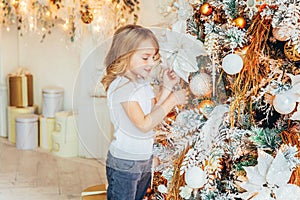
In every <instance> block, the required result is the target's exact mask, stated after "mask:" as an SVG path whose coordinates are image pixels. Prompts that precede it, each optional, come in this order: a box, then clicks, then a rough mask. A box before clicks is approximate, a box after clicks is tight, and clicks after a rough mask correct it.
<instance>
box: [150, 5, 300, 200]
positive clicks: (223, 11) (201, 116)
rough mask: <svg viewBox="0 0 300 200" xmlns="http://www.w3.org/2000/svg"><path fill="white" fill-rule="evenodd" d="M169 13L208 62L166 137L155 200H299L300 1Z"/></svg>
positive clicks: (190, 84)
mask: <svg viewBox="0 0 300 200" xmlns="http://www.w3.org/2000/svg"><path fill="white" fill-rule="evenodd" d="M168 6H170V7H173V8H174V9H176V10H177V14H178V21H177V22H176V23H175V24H174V25H173V29H174V27H175V29H176V30H182V29H183V30H184V31H185V34H187V35H190V36H193V37H194V38H196V39H197V40H198V41H201V42H202V43H203V44H204V46H205V49H206V52H207V54H206V55H199V56H197V58H195V59H196V61H197V63H198V65H197V71H191V73H190V74H189V77H188V80H187V81H182V82H181V87H183V88H186V89H189V90H190V100H191V101H190V103H189V104H188V105H185V106H182V107H177V108H176V109H174V110H173V111H172V112H171V113H169V114H168V116H167V117H166V119H165V121H164V122H163V123H162V124H161V125H160V126H159V127H157V135H158V136H157V139H156V143H155V148H154V149H155V156H157V157H158V160H159V162H158V164H157V166H156V167H155V171H154V177H153V187H152V190H149V191H148V195H147V196H148V198H149V199H201V200H206V199H258V200H266V199H282V200H283V199H285V200H286V199H291V200H292V199H299V196H300V187H299V186H300V167H299V166H300V165H299V164H300V160H299V157H300V154H299V149H300V142H299V140H300V132H299V131H300V124H299V120H300V117H299V112H300V107H299V102H300V98H299V97H300V96H299V95H300V88H299V87H300V76H299V61H300V34H299V33H300V32H299V30H300V22H299V19H300V1H299V0H268V1H255V0H244V1H237V0H220V1H210V0H209V1H201V0H200V1H199V0H198V1H196V0H194V1H192V0H190V1H183V0H181V1H178V2H177V1H170V2H169V5H168ZM174 9H173V10H174ZM183 21H184V22H185V23H182V22H183ZM180 24H181V25H180ZM182 24H184V25H182Z"/></svg>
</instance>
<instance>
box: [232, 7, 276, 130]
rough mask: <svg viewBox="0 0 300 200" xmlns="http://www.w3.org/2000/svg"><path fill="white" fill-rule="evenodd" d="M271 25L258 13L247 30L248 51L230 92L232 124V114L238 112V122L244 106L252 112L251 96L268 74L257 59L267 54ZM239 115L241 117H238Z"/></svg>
mask: <svg viewBox="0 0 300 200" xmlns="http://www.w3.org/2000/svg"><path fill="white" fill-rule="evenodd" d="M270 28H271V23H270V22H268V21H267V20H266V19H264V18H261V16H260V14H259V13H258V14H257V15H256V16H255V17H254V18H253V23H252V24H251V26H250V27H249V29H248V32H247V35H248V37H249V38H251V40H250V44H249V46H248V50H247V52H246V54H245V56H244V58H243V60H244V67H243V69H242V71H241V72H240V73H239V75H238V76H237V78H236V81H235V82H234V83H233V86H232V92H233V97H234V100H233V101H232V102H231V105H230V114H231V117H230V120H231V124H232V126H233V124H234V112H235V111H236V110H238V113H239V115H238V120H239V119H240V117H241V116H242V114H243V113H244V110H245V105H250V107H249V111H250V112H249V113H251V112H252V106H251V96H256V95H257V92H258V90H259V84H260V82H261V81H262V79H263V78H265V76H266V75H267V74H268V72H269V68H270V67H269V65H267V64H266V63H264V66H262V65H260V64H261V63H260V62H259V58H260V56H261V55H262V54H266V53H267V54H268V47H267V44H266V43H267V40H268V38H269V34H270ZM240 114H241V115H240Z"/></svg>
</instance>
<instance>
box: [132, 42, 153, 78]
mask: <svg viewBox="0 0 300 200" xmlns="http://www.w3.org/2000/svg"><path fill="white" fill-rule="evenodd" d="M155 52H156V50H155V47H154V45H153V42H152V40H150V39H148V40H144V41H143V42H141V43H140V45H139V46H138V48H137V50H136V51H135V52H134V53H133V54H132V56H131V58H130V63H129V68H128V70H127V72H128V73H130V74H131V75H132V76H133V78H135V79H136V78H138V77H142V78H147V77H148V76H149V74H150V72H151V69H152V67H153V66H154V65H155V64H156V63H157V62H158V61H157V59H156V58H155V56H156V55H155Z"/></svg>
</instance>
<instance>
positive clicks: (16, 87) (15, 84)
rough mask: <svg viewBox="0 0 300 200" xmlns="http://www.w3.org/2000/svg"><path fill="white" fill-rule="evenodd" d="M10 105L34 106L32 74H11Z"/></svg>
mask: <svg viewBox="0 0 300 200" xmlns="http://www.w3.org/2000/svg"><path fill="white" fill-rule="evenodd" d="M8 86H9V90H8V92H9V105H10V106H16V107H27V106H33V103H34V102H33V76H32V74H19V75H14V74H9V75H8Z"/></svg>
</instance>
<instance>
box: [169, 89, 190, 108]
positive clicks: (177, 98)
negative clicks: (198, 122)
mask: <svg viewBox="0 0 300 200" xmlns="http://www.w3.org/2000/svg"><path fill="white" fill-rule="evenodd" d="M170 95H171V98H173V100H174V103H175V105H182V104H187V102H188V95H187V91H186V90H183V89H182V90H177V91H174V92H172V93H171V94H170Z"/></svg>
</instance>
